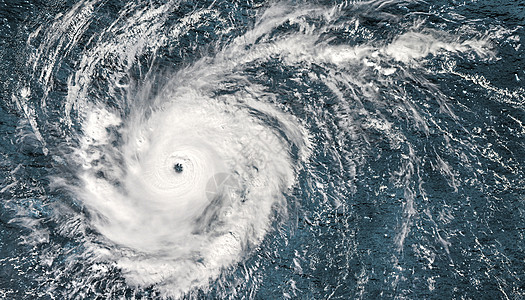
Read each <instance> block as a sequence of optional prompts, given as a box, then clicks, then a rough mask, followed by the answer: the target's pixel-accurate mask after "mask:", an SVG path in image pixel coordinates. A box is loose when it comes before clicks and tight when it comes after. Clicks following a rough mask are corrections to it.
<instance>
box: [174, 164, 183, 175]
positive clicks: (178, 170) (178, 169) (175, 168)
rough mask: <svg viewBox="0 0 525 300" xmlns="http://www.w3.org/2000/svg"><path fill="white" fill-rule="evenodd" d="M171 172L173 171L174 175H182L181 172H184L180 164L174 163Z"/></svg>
mask: <svg viewBox="0 0 525 300" xmlns="http://www.w3.org/2000/svg"><path fill="white" fill-rule="evenodd" d="M173 170H175V173H182V171H184V167H183V166H182V164H181V163H176V164H175V165H174V166H173Z"/></svg>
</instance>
